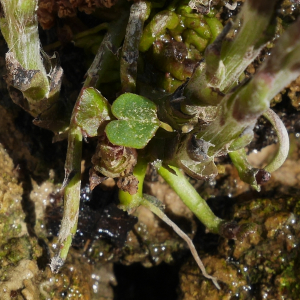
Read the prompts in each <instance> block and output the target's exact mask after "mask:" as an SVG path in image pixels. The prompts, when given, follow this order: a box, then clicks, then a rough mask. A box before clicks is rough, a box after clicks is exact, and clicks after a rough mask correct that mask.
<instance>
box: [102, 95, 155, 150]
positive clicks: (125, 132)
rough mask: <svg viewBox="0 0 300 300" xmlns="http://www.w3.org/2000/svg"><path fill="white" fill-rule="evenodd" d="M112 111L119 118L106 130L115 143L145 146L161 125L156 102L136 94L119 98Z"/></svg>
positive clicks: (133, 146) (138, 146) (136, 146)
mask: <svg viewBox="0 0 300 300" xmlns="http://www.w3.org/2000/svg"><path fill="white" fill-rule="evenodd" d="M112 113H113V115H114V116H115V117H116V118H117V119H118V120H116V121H112V122H110V123H109V124H108V125H107V126H106V128H105V132H106V135H107V137H108V139H109V141H110V142H111V143H113V144H114V145H119V146H125V147H131V148H135V149H141V148H144V147H145V146H146V145H147V143H148V142H149V141H150V140H151V138H152V137H153V136H154V134H155V132H156V130H157V129H158V127H159V120H158V118H157V115H156V106H155V104H154V103H153V102H152V101H150V100H148V99H147V98H145V97H142V96H139V95H136V94H131V93H126V94H123V95H121V96H120V97H119V98H117V99H116V101H115V102H114V103H113V105H112Z"/></svg>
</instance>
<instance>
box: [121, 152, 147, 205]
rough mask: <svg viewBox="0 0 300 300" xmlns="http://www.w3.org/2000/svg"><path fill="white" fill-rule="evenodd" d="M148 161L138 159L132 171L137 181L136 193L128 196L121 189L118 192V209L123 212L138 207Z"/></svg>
mask: <svg viewBox="0 0 300 300" xmlns="http://www.w3.org/2000/svg"><path fill="white" fill-rule="evenodd" d="M147 164H148V161H146V160H145V159H144V158H143V157H141V158H140V157H139V158H138V161H137V164H136V166H135V167H134V170H133V175H134V176H135V177H136V179H137V180H138V181H139V183H138V191H137V193H136V194H134V195H130V194H129V193H128V192H124V191H122V190H121V189H120V190H119V200H120V205H119V207H120V208H121V209H123V210H124V211H131V210H133V209H135V208H137V207H138V206H140V204H141V201H142V198H143V184H144V179H145V175H146V170H147Z"/></svg>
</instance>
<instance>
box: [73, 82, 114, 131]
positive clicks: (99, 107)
mask: <svg viewBox="0 0 300 300" xmlns="http://www.w3.org/2000/svg"><path fill="white" fill-rule="evenodd" d="M110 119H111V112H110V104H109V103H108V101H107V100H106V99H105V98H104V97H103V96H102V95H101V93H100V92H99V91H98V90H96V89H94V88H86V89H84V90H83V93H82V95H81V97H80V99H79V101H77V102H76V104H75V108H74V111H73V120H74V121H75V123H76V124H77V125H78V126H79V127H80V128H81V130H82V131H83V133H84V134H86V135H87V136H89V137H92V136H97V135H98V132H97V131H98V128H99V127H100V126H101V124H102V123H103V122H104V121H108V120H110Z"/></svg>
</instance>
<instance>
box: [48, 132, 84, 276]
mask: <svg viewBox="0 0 300 300" xmlns="http://www.w3.org/2000/svg"><path fill="white" fill-rule="evenodd" d="M81 152H82V134H81V130H80V129H79V128H77V127H75V126H71V128H70V129H69V134H68V150H67V158H66V163H65V181H64V184H63V188H64V189H65V190H64V213H63V219H62V222H61V229H60V231H59V236H58V249H59V251H58V254H57V255H56V256H55V257H54V258H53V259H52V260H51V264H50V267H51V270H52V271H53V272H58V271H59V268H60V267H61V266H62V265H63V263H64V261H65V260H66V258H67V254H68V252H69V248H70V247H71V244H72V238H73V236H74V235H75V234H76V230H77V222H78V212H79V203H80V183H81Z"/></svg>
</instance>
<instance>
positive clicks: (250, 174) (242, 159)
mask: <svg viewBox="0 0 300 300" xmlns="http://www.w3.org/2000/svg"><path fill="white" fill-rule="evenodd" d="M228 154H229V156H230V158H231V161H232V162H233V164H234V165H235V167H236V168H237V170H238V173H239V176H240V178H241V179H242V180H243V181H244V182H246V183H248V184H250V185H251V186H252V187H253V188H255V189H256V190H257V191H258V192H259V191H260V186H259V185H258V184H257V182H256V178H255V175H256V174H257V172H258V169H255V168H253V167H252V166H251V165H250V163H249V162H248V160H247V154H246V150H245V148H242V149H239V150H237V151H232V152H229V153H228Z"/></svg>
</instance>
